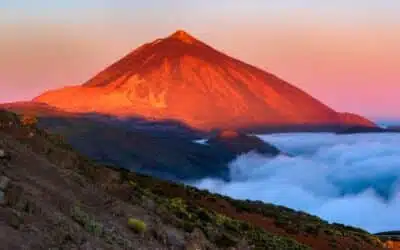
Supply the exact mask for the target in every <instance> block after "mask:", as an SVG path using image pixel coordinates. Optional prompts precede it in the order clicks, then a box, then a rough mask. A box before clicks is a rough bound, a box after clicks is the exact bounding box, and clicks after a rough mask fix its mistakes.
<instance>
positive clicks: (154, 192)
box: [0, 112, 382, 250]
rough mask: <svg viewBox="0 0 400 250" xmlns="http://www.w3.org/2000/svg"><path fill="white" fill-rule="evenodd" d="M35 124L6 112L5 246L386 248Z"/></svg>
mask: <svg viewBox="0 0 400 250" xmlns="http://www.w3.org/2000/svg"><path fill="white" fill-rule="evenodd" d="M32 123H33V122H32ZM32 123H31V121H29V120H28V121H27V120H24V125H22V124H21V123H20V118H19V117H17V116H16V115H15V114H13V113H9V112H0V125H1V126H0V171H1V179H0V189H1V190H2V191H1V192H0V202H1V203H2V205H0V242H1V246H2V247H3V248H4V249H238V250H239V249H240V250H244V249H365V250H368V249H382V244H381V242H380V241H379V240H378V239H377V238H376V237H375V236H372V235H370V234H368V233H367V232H364V231H362V230H360V229H356V228H351V227H345V226H343V225H338V224H333V225H330V224H328V223H326V222H325V221H323V220H321V219H319V218H317V217H314V216H310V215H307V214H305V213H302V212H296V211H293V210H290V209H287V208H284V207H279V206H273V205H270V204H263V203H258V202H249V201H238V200H233V199H230V198H228V197H223V196H219V195H214V194H211V193H208V192H205V191H200V190H197V189H195V188H191V187H187V186H183V185H178V184H174V183H170V182H166V181H160V180H157V179H155V178H152V177H149V176H144V175H138V174H134V173H130V172H128V171H123V170H119V169H113V168H111V167H106V166H102V165H98V164H95V163H93V162H92V161H90V160H88V159H86V158H84V157H82V156H81V155H80V154H78V153H76V152H74V151H73V150H72V149H71V147H70V146H68V145H67V144H65V143H64V142H63V140H62V139H61V138H60V137H59V136H56V135H51V134H48V133H46V132H44V131H43V130H39V129H37V128H36V127H35V126H34V124H32ZM7 178H9V180H10V182H9V184H8V185H7V183H6V182H7V181H5V180H6V179H7Z"/></svg>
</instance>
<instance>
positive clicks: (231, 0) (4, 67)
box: [0, 0, 400, 119]
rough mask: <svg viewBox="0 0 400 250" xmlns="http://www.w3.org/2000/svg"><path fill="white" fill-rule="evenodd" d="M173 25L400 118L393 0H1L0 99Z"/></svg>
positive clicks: (111, 57) (31, 90)
mask: <svg viewBox="0 0 400 250" xmlns="http://www.w3.org/2000/svg"><path fill="white" fill-rule="evenodd" d="M177 29H185V30H186V31H188V32H189V33H191V34H192V35H194V36H196V37H198V38H199V39H201V40H203V41H204V42H206V43H208V44H210V45H212V46H214V47H216V48H217V49H219V50H221V51H223V52H226V53H228V54H229V55H231V56H234V57H237V58H239V59H241V60H243V61H246V62H248V63H251V64H254V65H256V66H258V67H261V68H263V69H266V70H268V71H270V72H271V73H274V74H276V75H278V76H280V77H281V78H283V79H285V80H287V81H289V82H291V83H292V84H294V85H296V86H297V87H300V88H301V89H303V90H305V91H307V92H308V93H310V94H312V95H313V96H315V97H316V98H318V99H320V100H321V101H323V102H324V103H326V104H328V105H330V106H331V107H333V108H334V109H336V110H338V111H350V112H356V113H360V114H363V115H365V116H367V117H369V118H372V119H400V108H398V107H400V98H399V97H400V32H399V31H400V1H398V0H369V1H368V0H363V1H362V0H352V1H348V0H335V1H321V0H285V1H282V0H268V1H266V0H246V1H244V0H218V1H216V0H196V1H195V0H158V1H156V0H146V1H132V0H129V1H128V0H118V1H115V0H57V1H54V0H47V1H46V0H29V1H26V0H1V1H0V102H8V101H17V100H26V99H30V98H32V97H34V96H36V95H38V94H39V93H41V92H43V91H44V90H46V89H49V88H57V87H60V86H64V85H75V84H81V83H83V82H84V81H86V80H87V79H88V78H90V77H91V76H93V75H94V74H95V73H97V72H98V71H100V70H101V69H103V68H104V67H105V66H107V65H109V64H110V63H112V62H114V61H115V60H117V59H119V58H120V57H122V56H123V55H125V54H127V53H128V52H130V51H131V50H132V49H134V48H136V47H138V46H139V45H141V44H143V43H145V42H149V41H152V40H155V39H156V38H159V37H165V36H167V35H169V34H170V33H172V32H174V31H175V30H177Z"/></svg>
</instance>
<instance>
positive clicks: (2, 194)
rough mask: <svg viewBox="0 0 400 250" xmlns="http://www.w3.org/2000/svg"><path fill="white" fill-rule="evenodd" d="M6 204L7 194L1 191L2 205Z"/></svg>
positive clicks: (0, 200)
mask: <svg viewBox="0 0 400 250" xmlns="http://www.w3.org/2000/svg"><path fill="white" fill-rule="evenodd" d="M5 204H6V199H5V194H4V192H3V191H0V205H5Z"/></svg>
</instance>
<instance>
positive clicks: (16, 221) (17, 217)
mask: <svg viewBox="0 0 400 250" xmlns="http://www.w3.org/2000/svg"><path fill="white" fill-rule="evenodd" d="M8 224H9V225H10V226H12V227H13V228H15V229H17V230H19V229H20V228H21V225H22V224H23V218H22V216H21V213H19V212H17V211H13V213H12V214H11V215H10V217H9V218H8Z"/></svg>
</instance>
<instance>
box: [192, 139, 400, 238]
mask: <svg viewBox="0 0 400 250" xmlns="http://www.w3.org/2000/svg"><path fill="white" fill-rule="evenodd" d="M260 137H261V138H262V139H264V140H266V141H268V142H270V143H272V144H274V145H276V146H277V147H279V148H280V149H281V150H283V151H286V152H289V153H292V154H293V155H294V157H292V158H289V157H285V156H282V157H277V158H275V159H267V158H264V157H262V156H260V155H257V154H253V153H250V154H246V155H242V156H240V157H238V159H237V160H235V161H234V162H233V163H232V164H231V178H232V181H231V182H222V181H220V180H213V179H207V180H201V181H199V182H198V183H196V184H195V185H196V186H197V187H200V188H206V189H209V190H211V191H214V192H218V193H222V194H225V195H229V196H232V197H234V198H239V199H252V200H263V201H265V202H271V203H275V204H279V205H285V206H288V207H291V208H294V209H299V210H304V211H307V212H309V213H311V214H315V215H318V216H320V217H322V218H324V219H326V220H328V221H330V222H339V223H343V224H347V225H353V226H357V227H361V228H363V229H366V230H369V231H371V232H379V231H385V230H399V229H400V217H399V216H398V211H400V188H399V187H400V181H399V179H400V134H359V135H340V136H339V135H334V134H325V133H321V134H279V135H267V136H260Z"/></svg>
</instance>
